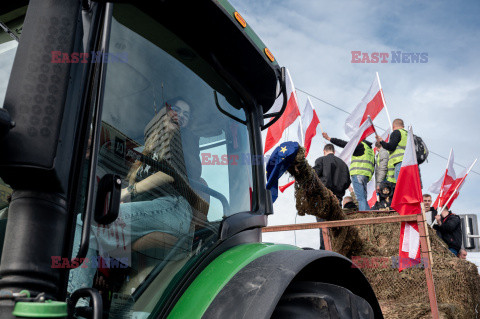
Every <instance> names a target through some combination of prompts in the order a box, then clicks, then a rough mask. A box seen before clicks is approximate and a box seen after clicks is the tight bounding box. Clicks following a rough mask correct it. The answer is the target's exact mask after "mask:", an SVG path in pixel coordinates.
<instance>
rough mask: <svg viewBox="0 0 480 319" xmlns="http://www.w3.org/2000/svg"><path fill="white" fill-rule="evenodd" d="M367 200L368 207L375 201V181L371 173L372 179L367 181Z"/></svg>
mask: <svg viewBox="0 0 480 319" xmlns="http://www.w3.org/2000/svg"><path fill="white" fill-rule="evenodd" d="M367 202H368V206H369V207H373V206H374V205H375V203H376V202H377V181H376V179H375V174H373V175H372V179H371V180H370V182H368V183H367Z"/></svg>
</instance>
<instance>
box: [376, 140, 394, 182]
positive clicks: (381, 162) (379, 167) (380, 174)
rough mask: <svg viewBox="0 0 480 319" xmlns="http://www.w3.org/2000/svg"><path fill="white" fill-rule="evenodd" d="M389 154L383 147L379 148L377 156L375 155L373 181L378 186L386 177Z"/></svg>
mask: <svg viewBox="0 0 480 319" xmlns="http://www.w3.org/2000/svg"><path fill="white" fill-rule="evenodd" d="M389 156H390V153H389V152H388V151H387V150H386V149H384V148H383V147H382V148H380V150H379V152H378V154H377V156H375V181H376V183H377V186H380V183H381V182H383V181H384V180H385V178H386V177H387V169H388V167H387V166H388V157H389Z"/></svg>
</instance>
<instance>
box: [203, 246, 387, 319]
mask: <svg viewBox="0 0 480 319" xmlns="http://www.w3.org/2000/svg"><path fill="white" fill-rule="evenodd" d="M293 281H316V282H323V283H329V284H334V285H338V286H341V287H344V288H347V289H348V290H350V291H351V292H352V293H354V294H355V295H357V296H360V297H362V298H363V299H365V300H366V301H367V302H368V303H369V304H370V306H371V307H372V309H373V311H374V314H375V318H383V315H382V311H381V309H380V306H379V304H378V301H377V298H376V296H375V293H374V291H373V289H372V287H371V286H370V284H369V283H368V281H367V279H366V278H365V276H364V275H363V273H362V272H361V271H360V269H358V268H356V267H352V261H351V260H349V259H348V258H346V257H344V256H342V255H340V254H337V253H335V252H331V251H325V250H281V251H276V252H272V253H270V254H267V255H264V256H262V257H259V258H257V259H255V260H254V261H252V262H251V263H249V264H248V265H247V266H245V267H244V268H243V269H242V270H240V271H239V272H238V273H237V274H235V276H233V278H232V279H231V280H230V281H229V282H228V283H227V284H226V285H225V286H224V287H223V289H222V290H221V291H220V293H219V294H218V295H217V296H216V297H215V299H214V300H213V301H212V303H211V304H210V306H209V307H208V309H207V310H206V311H205V313H204V314H203V316H202V318H256V319H259V318H270V317H271V315H272V313H273V311H274V309H275V306H276V305H277V303H278V301H279V299H280V298H281V297H282V295H283V293H284V291H285V290H286V289H287V287H288V286H289V285H290V283H291V282H293Z"/></svg>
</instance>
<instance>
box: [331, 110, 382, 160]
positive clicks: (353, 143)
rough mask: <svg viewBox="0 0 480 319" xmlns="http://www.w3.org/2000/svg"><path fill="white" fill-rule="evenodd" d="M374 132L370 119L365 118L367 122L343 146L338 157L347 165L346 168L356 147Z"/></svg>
mask: <svg viewBox="0 0 480 319" xmlns="http://www.w3.org/2000/svg"><path fill="white" fill-rule="evenodd" d="M374 132H375V127H374V126H373V122H372V119H371V118H370V117H367V120H366V121H365V122H363V124H362V125H361V126H360V127H359V128H358V129H357V131H356V132H355V133H354V134H353V136H352V138H351V139H350V141H349V142H348V143H347V145H345V147H344V148H343V151H342V152H341V153H340V154H339V155H338V157H339V158H340V159H342V160H343V161H344V162H345V163H346V164H347V166H349V165H350V161H351V160H352V154H353V152H354V151H355V148H356V147H357V145H358V144H360V142H361V141H363V140H364V139H366V138H367V137H368V136H370V134H372V133H374Z"/></svg>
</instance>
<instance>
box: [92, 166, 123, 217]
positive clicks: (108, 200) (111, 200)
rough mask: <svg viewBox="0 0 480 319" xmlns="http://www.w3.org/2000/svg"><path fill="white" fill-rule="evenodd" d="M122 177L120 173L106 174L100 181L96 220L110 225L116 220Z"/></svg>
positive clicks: (96, 202)
mask: <svg viewBox="0 0 480 319" xmlns="http://www.w3.org/2000/svg"><path fill="white" fill-rule="evenodd" d="M121 186H122V179H121V178H120V176H118V175H114V174H105V175H104V176H103V177H102V179H101V180H100V182H99V183H98V191H97V199H96V201H95V215H94V216H95V217H94V218H95V221H96V222H97V223H98V224H101V225H108V224H110V223H112V222H114V221H115V219H117V217H118V211H119V210H120V193H121Z"/></svg>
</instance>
